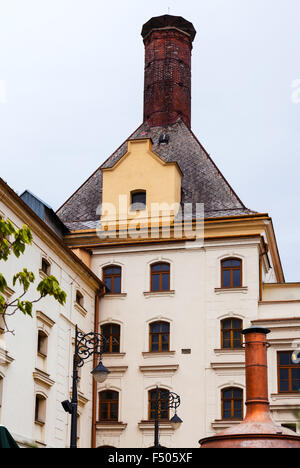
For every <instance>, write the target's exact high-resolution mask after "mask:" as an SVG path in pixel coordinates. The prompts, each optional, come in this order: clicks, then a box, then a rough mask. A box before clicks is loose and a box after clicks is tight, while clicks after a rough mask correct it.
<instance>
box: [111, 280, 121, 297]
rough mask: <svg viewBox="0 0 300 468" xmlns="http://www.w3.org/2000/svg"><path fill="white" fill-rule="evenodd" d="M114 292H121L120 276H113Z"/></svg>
mask: <svg viewBox="0 0 300 468" xmlns="http://www.w3.org/2000/svg"><path fill="white" fill-rule="evenodd" d="M113 292H114V293H116V294H120V292H121V277H120V276H114V290H113Z"/></svg>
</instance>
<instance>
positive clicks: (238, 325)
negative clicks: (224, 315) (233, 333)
mask: <svg viewBox="0 0 300 468" xmlns="http://www.w3.org/2000/svg"><path fill="white" fill-rule="evenodd" d="M232 327H233V328H235V329H239V330H240V329H241V328H242V322H241V320H233V321H232Z"/></svg>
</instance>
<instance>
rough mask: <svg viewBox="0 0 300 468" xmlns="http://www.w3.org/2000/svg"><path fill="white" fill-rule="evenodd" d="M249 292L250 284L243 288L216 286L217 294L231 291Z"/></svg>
mask: <svg viewBox="0 0 300 468" xmlns="http://www.w3.org/2000/svg"><path fill="white" fill-rule="evenodd" d="M247 292H248V286H244V287H242V288H215V293H216V294H230V293H235V294H236V293H243V294H246V293H247Z"/></svg>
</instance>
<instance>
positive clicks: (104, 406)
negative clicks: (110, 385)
mask: <svg viewBox="0 0 300 468" xmlns="http://www.w3.org/2000/svg"><path fill="white" fill-rule="evenodd" d="M100 417H101V419H107V418H108V405H107V403H102V404H101V410H100Z"/></svg>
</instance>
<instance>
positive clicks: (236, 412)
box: [222, 387, 243, 420]
mask: <svg viewBox="0 0 300 468" xmlns="http://www.w3.org/2000/svg"><path fill="white" fill-rule="evenodd" d="M222 419H224V420H234V419H237V420H241V419H243V390H241V389H240V388H235V387H231V388H225V389H224V390H222Z"/></svg>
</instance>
